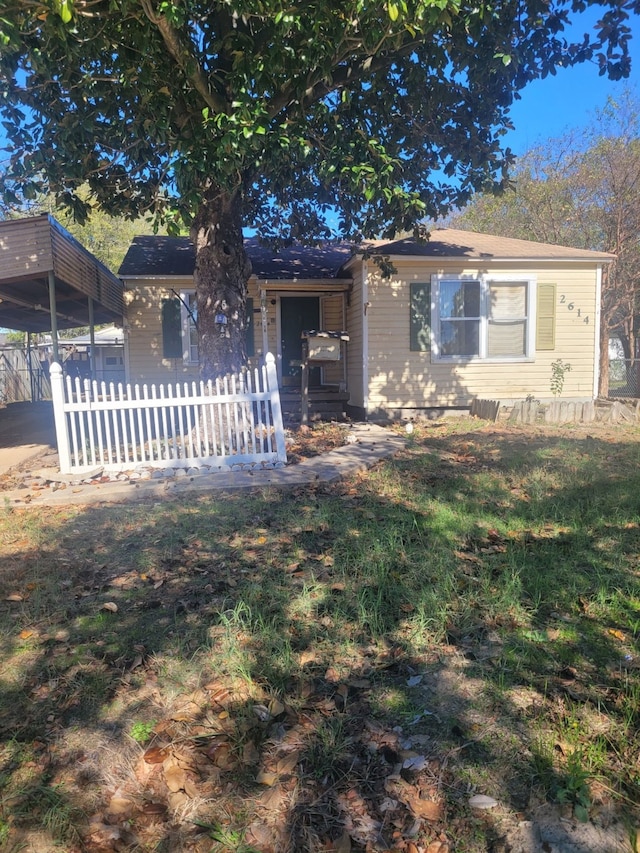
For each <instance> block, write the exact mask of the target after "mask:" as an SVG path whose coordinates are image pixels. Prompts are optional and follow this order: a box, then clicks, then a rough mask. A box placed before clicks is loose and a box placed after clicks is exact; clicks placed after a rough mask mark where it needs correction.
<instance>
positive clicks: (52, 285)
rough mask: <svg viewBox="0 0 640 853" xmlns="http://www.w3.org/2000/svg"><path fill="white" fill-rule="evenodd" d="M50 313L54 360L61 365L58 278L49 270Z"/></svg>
mask: <svg viewBox="0 0 640 853" xmlns="http://www.w3.org/2000/svg"><path fill="white" fill-rule="evenodd" d="M49 313H50V315H51V343H52V344H53V360H54V361H55V362H57V363H58V364H60V353H59V352H58V312H57V308H56V277H55V274H54V272H53V270H49Z"/></svg>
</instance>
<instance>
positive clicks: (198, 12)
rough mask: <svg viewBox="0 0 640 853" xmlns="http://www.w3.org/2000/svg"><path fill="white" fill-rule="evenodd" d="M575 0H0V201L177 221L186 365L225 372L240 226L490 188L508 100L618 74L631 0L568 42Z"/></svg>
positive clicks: (268, 226) (289, 225)
mask: <svg viewBox="0 0 640 853" xmlns="http://www.w3.org/2000/svg"><path fill="white" fill-rule="evenodd" d="M587 5H588V4H587V3H585V2H584V0H555V2H548V0H544V1H543V0H523V2H518V3H515V2H513V0H497V2H489V3H486V2H482V3H475V2H473V3H471V2H465V1H464V0H385V2H374V3H370V2H367V0H332V2H320V0H314V2H309V3H304V4H299V5H294V6H289V5H286V4H283V3H282V0H230V2H227V0H225V2H222V0H213V2H212V1H211V0H207V2H204V0H2V2H1V3H0V46H1V52H0V113H1V114H2V117H3V119H4V121H3V124H4V127H5V130H6V132H7V134H8V137H9V140H10V162H9V173H8V175H7V176H6V180H5V194H6V198H7V200H8V201H13V200H14V199H15V198H16V197H17V195H18V194H23V195H24V196H26V197H29V196H30V195H31V196H32V195H35V194H37V193H38V192H40V191H45V190H46V191H49V192H52V193H53V194H54V195H55V197H56V199H57V201H58V203H60V204H61V205H63V206H66V207H67V208H69V209H71V210H72V211H73V213H74V215H75V216H76V217H77V218H78V219H83V218H85V217H86V216H87V215H88V213H89V212H90V208H91V207H92V206H96V207H100V208H103V209H105V210H107V211H109V212H110V213H112V214H115V215H124V216H127V217H131V218H135V217H137V216H140V215H148V214H151V215H152V216H154V217H155V218H156V219H157V221H159V222H165V223H169V225H172V226H173V227H175V228H178V227H180V226H181V225H183V224H186V225H187V226H188V227H190V229H191V236H192V239H193V242H194V244H195V247H196V270H195V279H196V286H197V291H198V331H199V337H200V354H201V367H202V371H203V373H204V375H205V376H208V375H212V374H215V373H220V372H226V371H228V370H233V369H236V368H237V367H238V366H239V365H240V364H241V363H242V361H243V359H244V352H243V346H244V322H245V321H244V305H245V299H246V280H247V278H248V275H249V273H250V265H249V263H248V260H247V257H246V255H245V253H244V250H243V248H242V228H243V227H247V226H248V227H252V228H255V229H257V230H258V233H259V234H260V235H261V236H263V237H266V238H270V239H271V240H273V241H274V242H281V243H287V242H290V241H293V240H303V241H317V240H320V239H326V238H328V237H331V236H335V234H336V232H337V233H338V234H340V235H341V236H343V237H346V238H348V239H356V240H357V239H359V238H361V237H373V236H385V237H390V236H392V235H393V234H394V233H395V232H396V230H400V229H413V228H414V227H415V226H416V224H417V223H418V222H420V221H422V220H425V219H434V218H436V217H438V216H440V215H442V214H444V213H445V212H446V211H447V210H448V209H449V208H450V207H451V206H454V205H457V206H460V205H461V204H463V203H464V202H465V201H466V200H467V199H468V198H469V197H470V195H471V193H472V192H473V191H475V190H477V189H487V188H490V187H495V186H497V185H500V183H501V182H502V181H503V180H504V179H505V169H506V168H507V167H508V165H509V163H510V160H511V155H510V152H509V151H508V150H504V151H503V150H502V147H501V137H502V134H503V132H504V130H505V128H508V127H509V107H510V105H511V103H512V101H513V98H514V97H517V93H518V91H519V90H521V89H522V88H523V87H524V86H525V85H526V84H527V83H528V82H529V81H530V80H533V79H535V78H538V77H543V76H546V75H547V74H550V73H555V70H556V69H557V68H558V67H559V66H563V65H565V66H566V65H572V64H574V63H578V62H583V61H594V62H597V63H598V65H599V68H600V72H601V73H602V74H608V75H609V76H611V77H613V78H619V77H623V76H625V75H627V74H628V71H629V56H628V40H629V37H630V29H629V26H628V18H629V15H630V14H634V13H637V12H638V11H640V0H600V2H596V3H593V4H592V5H594V6H596V7H601V9H602V16H601V18H600V20H599V21H598V23H597V25H596V27H595V29H594V30H593V32H592V33H591V34H585V35H584V36H580V37H577V38H575V39H573V40H569V39H567V37H566V33H567V32H568V31H569V27H570V24H571V23H572V22H574V21H575V19H576V18H578V19H579V15H580V13H581V12H583V11H584V10H585V8H586V7H587ZM571 31H572V32H573V31H575V30H571ZM85 184H87V185H88V186H89V188H90V197H89V198H88V199H87V198H83V197H82V196H81V195H80V194H79V189H80V187H82V186H83V185H85ZM329 211H331V212H335V219H336V222H337V225H336V227H335V228H331V227H329V225H328V224H327V216H326V214H327V213H328V212H329ZM221 311H222V312H224V313H225V314H226V315H227V317H228V323H227V324H226V325H225V326H224V334H222V335H221V333H220V327H219V326H216V324H215V322H214V318H215V315H216V314H219V313H220V312H221Z"/></svg>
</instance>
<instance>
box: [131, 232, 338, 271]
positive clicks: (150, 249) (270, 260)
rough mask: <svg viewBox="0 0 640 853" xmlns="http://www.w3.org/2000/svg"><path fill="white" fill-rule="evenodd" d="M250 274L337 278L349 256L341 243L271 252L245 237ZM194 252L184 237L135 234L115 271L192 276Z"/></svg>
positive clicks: (292, 247)
mask: <svg viewBox="0 0 640 853" xmlns="http://www.w3.org/2000/svg"><path fill="white" fill-rule="evenodd" d="M245 248H246V250H247V253H248V255H249V258H250V259H251V266H252V268H253V275H255V276H256V277H257V278H259V279H281V280H291V279H307V278H309V279H323V278H329V279H331V278H337V277H339V274H340V269H341V267H342V266H343V265H344V264H345V263H346V262H347V261H348V260H349V258H350V257H351V255H352V252H351V247H350V246H348V245H346V244H344V243H334V244H328V245H327V246H323V247H320V248H316V247H312V246H291V247H289V248H287V249H282V250H280V251H279V252H275V253H274V252H272V251H271V249H268V248H265V246H262V245H261V244H260V243H259V242H258V241H257V240H254V239H250V240H245ZM194 265H195V253H194V249H193V244H192V243H191V240H189V238H188V237H135V238H134V240H133V242H132V244H131V246H130V247H129V251H128V252H127V254H126V256H125V258H124V260H123V262H122V265H121V267H120V270H119V275H120V277H121V278H128V277H130V276H180V275H187V276H190V275H193V269H194Z"/></svg>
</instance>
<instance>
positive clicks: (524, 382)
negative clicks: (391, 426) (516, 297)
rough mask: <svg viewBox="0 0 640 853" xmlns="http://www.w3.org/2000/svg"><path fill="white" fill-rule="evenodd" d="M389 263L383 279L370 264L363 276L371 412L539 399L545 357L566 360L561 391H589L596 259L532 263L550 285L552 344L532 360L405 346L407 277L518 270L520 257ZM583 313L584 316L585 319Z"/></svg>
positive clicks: (577, 394)
mask: <svg viewBox="0 0 640 853" xmlns="http://www.w3.org/2000/svg"><path fill="white" fill-rule="evenodd" d="M395 266H396V268H397V275H396V276H394V277H393V278H392V279H390V280H383V279H382V278H381V276H380V274H379V273H378V272H377V271H376V270H375V269H374V270H372V271H371V274H370V276H369V296H368V299H369V302H370V307H369V310H368V323H369V339H368V344H369V346H368V371H369V405H368V411H369V412H370V413H375V412H376V411H380V410H388V409H397V408H422V407H431V406H435V407H439V406H468V405H469V404H470V403H471V401H472V399H473V398H474V397H491V398H499V399H502V400H516V399H523V398H524V397H526V396H527V395H528V394H532V395H534V396H535V397H537V398H539V399H549V398H550V397H551V388H550V381H551V375H552V373H551V364H552V362H554V361H556V360H557V359H562V360H563V361H564V362H565V363H566V362H569V363H570V364H571V368H572V369H571V372H570V373H567V374H566V377H565V383H564V389H563V395H562V396H563V398H565V399H590V398H592V397H593V388H594V354H595V349H594V347H595V329H596V301H595V300H596V277H597V270H596V265H595V264H557V263H555V264H548V263H547V264H544V263H541V262H538V263H537V265H536V267H535V269H532V270H531V275H532V277H534V278H535V279H536V281H537V283H538V284H541V283H544V282H550V283H554V284H556V339H555V349H554V350H551V351H541V352H535V353H534V358H533V359H532V360H531V361H513V362H500V361H492V360H490V359H482V360H478V361H471V362H458V363H446V362H438V361H436V360H434V361H433V362H432V359H431V354H430V353H429V352H412V351H410V341H409V333H410V315H409V300H410V287H409V286H410V283H411V282H429V281H430V280H431V276H432V275H434V274H436V275H446V274H451V275H460V276H469V277H476V276H479V275H486V276H488V277H490V276H491V275H492V274H493V275H496V276H501V277H503V276H505V275H510V274H511V275H514V276H519V277H521V276H522V275H523V274H527V273H528V272H529V270H527V269H526V267H524V266H523V264H522V263H520V264H515V263H504V264H494V265H492V266H491V268H484V267H483V268H478V267H474V266H468V267H461V266H460V265H456V264H452V263H447V264H442V263H440V264H437V262H435V263H434V262H431V263H428V262H424V261H422V262H415V261H413V262H410V261H405V262H403V261H402V260H397V259H396V260H395ZM570 306H572V310H569V309H570ZM587 317H588V322H585V319H586V318H587Z"/></svg>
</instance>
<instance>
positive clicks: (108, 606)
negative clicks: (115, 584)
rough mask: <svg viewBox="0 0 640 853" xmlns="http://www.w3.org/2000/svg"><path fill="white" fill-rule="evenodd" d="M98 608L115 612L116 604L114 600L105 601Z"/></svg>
mask: <svg viewBox="0 0 640 853" xmlns="http://www.w3.org/2000/svg"><path fill="white" fill-rule="evenodd" d="M100 610H107V611H108V612H109V613H117V612H118V605H117V604H116V603H115V601H105V603H104V604H103V605H102V607H101V608H100Z"/></svg>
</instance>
